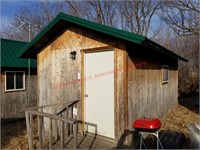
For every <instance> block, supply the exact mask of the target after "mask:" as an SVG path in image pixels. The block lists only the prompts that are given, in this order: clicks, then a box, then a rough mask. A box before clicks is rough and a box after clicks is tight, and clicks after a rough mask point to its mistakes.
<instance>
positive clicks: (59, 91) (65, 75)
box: [37, 26, 126, 139]
mask: <svg viewBox="0 0 200 150" xmlns="http://www.w3.org/2000/svg"><path fill="white" fill-rule="evenodd" d="M105 46H112V47H114V51H115V62H116V63H115V68H121V69H123V68H124V65H125V63H124V61H123V58H124V55H125V54H126V51H125V49H126V47H125V44H124V42H123V41H120V40H117V39H115V38H112V37H108V36H105V35H101V34H99V33H97V32H94V31H91V30H87V29H85V28H82V27H78V26H73V27H72V26H71V27H68V29H67V30H66V31H65V32H64V33H63V34H62V35H60V36H59V37H57V38H56V40H54V41H53V42H52V43H50V45H48V46H47V47H45V48H44V49H43V50H42V51H41V52H40V53H38V55H37V61H38V104H39V105H47V104H53V103H58V102H62V101H71V100H76V99H79V100H81V82H80V81H79V82H78V81H77V73H81V50H82V49H92V48H94V49H95V48H100V47H105ZM71 51H76V59H75V60H71V59H70V58H69V53H70V52H71ZM102 59H103V58H102ZM96 65H99V64H96ZM124 75H126V73H125V74H124V72H123V71H119V72H118V73H117V74H116V75H115V81H116V82H115V85H116V86H115V88H116V90H117V92H116V93H115V106H116V107H115V111H116V113H115V123H116V126H117V128H116V131H115V133H116V139H118V138H119V136H120V135H121V133H122V132H123V128H124V123H123V121H122V120H124V104H123V101H124V91H123V85H124V83H123V79H124ZM45 111H46V112H50V113H53V110H45ZM81 115H82V114H81V103H80V104H79V105H78V119H80V120H81ZM46 127H47V128H48V122H46Z"/></svg>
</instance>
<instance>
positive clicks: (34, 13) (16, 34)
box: [1, 1, 66, 41]
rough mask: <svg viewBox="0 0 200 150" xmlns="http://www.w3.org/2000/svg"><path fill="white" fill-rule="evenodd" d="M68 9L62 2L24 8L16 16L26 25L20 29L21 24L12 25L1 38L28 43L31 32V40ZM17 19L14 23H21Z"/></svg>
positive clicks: (44, 2)
mask: <svg viewBox="0 0 200 150" xmlns="http://www.w3.org/2000/svg"><path fill="white" fill-rule="evenodd" d="M65 10H66V7H65V5H63V2H62V1H54V2H50V1H38V2H35V3H33V5H32V7H27V6H26V7H24V8H23V9H21V10H20V11H19V12H18V13H16V14H15V16H16V17H17V18H19V19H20V20H21V21H22V22H24V23H25V24H24V25H23V26H21V27H20V28H17V27H18V26H19V24H16V23H11V26H10V27H5V29H6V30H4V31H5V32H3V35H2V36H1V37H4V38H9V39H14V40H21V41H28V39H29V30H30V35H31V39H32V38H33V37H34V36H35V35H36V34H37V33H38V32H39V31H40V30H42V28H43V27H44V26H45V25H46V24H47V23H48V22H49V21H50V20H52V19H53V18H54V17H55V16H56V15H57V14H58V13H59V12H60V11H65ZM17 18H15V21H14V22H19V19H17Z"/></svg>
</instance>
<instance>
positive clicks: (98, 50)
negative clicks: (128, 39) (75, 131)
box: [81, 46, 118, 140]
mask: <svg viewBox="0 0 200 150" xmlns="http://www.w3.org/2000/svg"><path fill="white" fill-rule="evenodd" d="M104 51H113V52H114V83H113V84H114V128H115V129H114V140H115V139H116V134H117V133H116V131H117V130H116V127H117V124H116V123H117V122H116V121H117V118H118V114H117V113H116V108H117V104H116V100H117V94H116V92H117V89H116V88H117V86H116V85H117V80H116V79H117V75H116V73H115V72H116V60H117V56H116V49H115V48H114V47H111V46H105V47H97V48H90V49H82V50H81V79H82V80H81V120H82V126H81V132H82V133H84V132H85V123H84V122H85V99H84V95H85V81H84V76H85V60H84V58H85V57H84V56H85V54H86V53H90V52H104Z"/></svg>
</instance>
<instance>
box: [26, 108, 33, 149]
mask: <svg viewBox="0 0 200 150" xmlns="http://www.w3.org/2000/svg"><path fill="white" fill-rule="evenodd" d="M25 116H26V127H27V133H28V143H29V149H33V141H32V139H33V138H32V136H33V135H32V129H31V128H32V127H30V121H32V114H31V115H30V118H31V119H30V120H29V114H28V112H27V111H25Z"/></svg>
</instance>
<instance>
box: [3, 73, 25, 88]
mask: <svg viewBox="0 0 200 150" xmlns="http://www.w3.org/2000/svg"><path fill="white" fill-rule="evenodd" d="M24 89H25V72H24V71H6V72H5V91H14V90H24Z"/></svg>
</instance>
